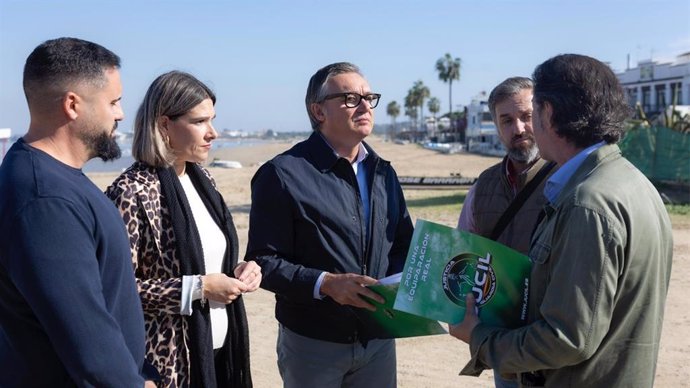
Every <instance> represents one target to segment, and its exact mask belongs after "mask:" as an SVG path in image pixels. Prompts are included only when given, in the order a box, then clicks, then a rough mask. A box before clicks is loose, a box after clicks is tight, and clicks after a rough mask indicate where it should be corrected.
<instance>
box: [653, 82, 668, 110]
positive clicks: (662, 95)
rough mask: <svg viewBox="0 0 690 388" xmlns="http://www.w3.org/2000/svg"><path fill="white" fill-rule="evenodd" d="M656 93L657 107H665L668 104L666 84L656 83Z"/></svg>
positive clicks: (659, 108)
mask: <svg viewBox="0 0 690 388" xmlns="http://www.w3.org/2000/svg"><path fill="white" fill-rule="evenodd" d="M654 89H655V93H654V94H655V95H656V109H658V110H661V109H664V108H665V107H666V105H667V103H666V85H656V86H655V87H654Z"/></svg>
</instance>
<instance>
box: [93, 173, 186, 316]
mask: <svg viewBox="0 0 690 388" xmlns="http://www.w3.org/2000/svg"><path fill="white" fill-rule="evenodd" d="M133 173H136V171H131V170H128V171H126V172H125V173H123V175H121V176H120V177H119V178H118V179H117V180H116V181H115V182H114V183H113V185H111V186H110V187H108V189H107V190H106V195H107V196H108V197H109V198H110V199H111V200H112V201H113V202H114V203H115V206H116V207H117V208H118V210H119V211H120V214H121V215H122V218H123V220H124V222H125V226H126V228H127V234H128V236H129V243H130V250H131V253H132V264H133V266H134V273H135V276H136V283H137V288H138V291H139V297H140V298H141V304H142V307H143V309H144V312H146V313H151V314H155V315H158V314H161V313H163V314H179V313H180V299H181V296H180V295H181V290H182V277H181V275H180V272H179V265H175V264H176V262H175V260H174V253H173V251H174V248H173V247H174V241H170V239H169V238H161V236H162V235H165V233H163V231H162V228H161V217H160V214H161V211H162V210H163V209H161V208H160V195H159V194H157V193H159V190H156V185H155V182H146V184H141V179H142V178H150V176H149V175H147V174H143V173H142V172H141V171H140V172H139V175H136V176H134V177H132V176H131V175H132V174H133ZM158 187H159V186H158ZM171 243H172V244H171ZM161 247H169V248H170V249H161ZM176 269H177V270H176Z"/></svg>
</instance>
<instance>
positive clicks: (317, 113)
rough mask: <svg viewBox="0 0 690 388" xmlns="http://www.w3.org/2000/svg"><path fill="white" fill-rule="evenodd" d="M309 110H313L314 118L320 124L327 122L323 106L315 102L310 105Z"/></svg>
mask: <svg viewBox="0 0 690 388" xmlns="http://www.w3.org/2000/svg"><path fill="white" fill-rule="evenodd" d="M309 110H311V114H312V116H314V118H316V120H318V121H319V122H323V121H324V120H326V113H325V112H324V110H323V106H322V105H321V104H318V103H315V102H313V103H311V105H309Z"/></svg>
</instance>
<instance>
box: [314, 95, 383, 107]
mask: <svg viewBox="0 0 690 388" xmlns="http://www.w3.org/2000/svg"><path fill="white" fill-rule="evenodd" d="M338 97H343V99H344V100H345V106H346V107H348V108H356V107H358V106H359V104H360V103H361V102H362V100H366V102H368V103H369V107H370V108H371V109H374V108H376V106H377V105H378V104H379V99H380V98H381V95H380V94H378V93H369V94H365V95H361V94H359V93H334V94H327V95H326V96H325V97H324V98H322V99H321V101H319V102H324V101H326V100H331V99H334V98H338Z"/></svg>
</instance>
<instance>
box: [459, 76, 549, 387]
mask: <svg viewBox="0 0 690 388" xmlns="http://www.w3.org/2000/svg"><path fill="white" fill-rule="evenodd" d="M532 89H533V85H532V80H530V79H529V78H525V77H512V78H508V79H506V80H505V81H503V82H501V83H500V84H498V86H496V87H495V88H494V90H492V91H491V94H490V95H489V111H490V112H491V117H492V118H493V120H494V123H495V124H496V130H497V131H498V137H499V138H500V139H501V142H502V143H503V145H504V146H505V148H506V150H507V151H508V152H507V155H506V156H505V157H504V158H503V160H502V161H501V162H500V163H498V164H496V165H494V166H492V167H489V168H488V169H486V170H485V171H484V172H482V173H481V175H479V178H478V179H477V182H476V183H475V184H474V186H472V187H471V188H470V191H469V192H468V193H467V197H466V198H465V204H464V205H463V207H462V211H461V213H460V220H459V222H458V228H459V229H462V230H467V231H469V232H472V233H476V234H479V235H481V236H484V237H488V238H491V239H493V240H496V241H498V242H500V243H502V244H504V245H507V246H509V247H511V248H513V249H515V250H517V251H520V252H521V253H527V250H528V249H529V242H530V241H529V240H530V234H531V232H532V229H533V228H534V225H535V224H536V222H537V217H538V216H539V212H540V211H541V209H542V207H543V206H544V204H545V203H546V199H545V198H544V195H543V193H542V192H543V188H544V183H545V182H546V178H547V177H548V176H549V175H550V174H551V173H553V171H554V170H555V169H553V168H552V167H553V165H552V164H549V162H547V161H545V160H543V159H541V158H540V157H539V149H538V148H537V143H536V142H535V140H534V132H533V131H532ZM540 171H543V172H542V173H541V174H539V172H540ZM530 182H532V183H531V184H530ZM526 187H527V188H526ZM521 192H522V195H520V196H519V197H518V195H519V194H520V193H521ZM516 201H517V202H519V203H517V204H516V203H515V202H516ZM501 220H502V222H500V223H499V221H501ZM516 378H517V376H515V375H513V376H503V377H501V376H500V375H499V374H498V373H497V372H496V371H494V382H495V384H496V387H497V388H511V387H517V381H516V380H515V379H516Z"/></svg>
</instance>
